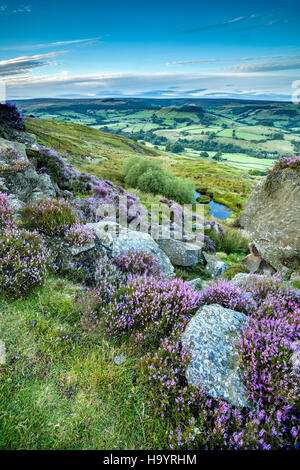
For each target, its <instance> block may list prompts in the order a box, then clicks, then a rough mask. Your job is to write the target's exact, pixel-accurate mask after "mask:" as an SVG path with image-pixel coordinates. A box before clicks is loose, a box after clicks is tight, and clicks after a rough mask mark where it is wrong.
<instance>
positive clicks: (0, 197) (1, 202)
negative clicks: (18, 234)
mask: <svg viewBox="0 0 300 470" xmlns="http://www.w3.org/2000/svg"><path fill="white" fill-rule="evenodd" d="M14 214H15V210H14V208H13V206H12V205H11V203H10V200H9V197H8V195H7V194H6V193H0V230H1V229H3V228H5V227H11V228H13V227H14V226H15V221H14Z"/></svg>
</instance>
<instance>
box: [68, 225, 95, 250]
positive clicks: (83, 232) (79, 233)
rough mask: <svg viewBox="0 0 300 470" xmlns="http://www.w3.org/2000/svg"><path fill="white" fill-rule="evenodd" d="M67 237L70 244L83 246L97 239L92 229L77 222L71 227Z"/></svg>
mask: <svg viewBox="0 0 300 470" xmlns="http://www.w3.org/2000/svg"><path fill="white" fill-rule="evenodd" d="M65 239H66V241H67V242H68V243H70V245H75V246H83V245H85V244H87V243H91V242H92V241H93V240H94V239H95V234H94V232H93V230H92V229H90V228H89V227H87V226H86V225H83V224H75V225H72V227H70V228H69V230H68V231H67V233H66V235H65Z"/></svg>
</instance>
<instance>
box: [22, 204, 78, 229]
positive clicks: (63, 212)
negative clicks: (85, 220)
mask: <svg viewBox="0 0 300 470" xmlns="http://www.w3.org/2000/svg"><path fill="white" fill-rule="evenodd" d="M22 219H23V224H24V226H25V228H28V229H30V230H37V231H38V232H40V233H42V234H44V235H48V236H60V237H62V236H65V235H66V233H67V231H68V230H69V229H70V228H71V227H72V226H73V225H75V224H76V223H77V222H78V217H77V215H76V213H75V211H74V209H73V208H72V206H71V205H70V204H69V203H68V202H67V201H66V200H65V199H63V198H61V199H54V198H50V197H49V198H45V199H42V200H39V201H36V202H33V203H30V204H27V205H26V206H25V207H24V208H23V209H22Z"/></svg>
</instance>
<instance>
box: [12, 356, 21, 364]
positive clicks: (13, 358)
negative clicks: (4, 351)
mask: <svg viewBox="0 0 300 470" xmlns="http://www.w3.org/2000/svg"><path fill="white" fill-rule="evenodd" d="M19 359H20V357H19V356H13V357H11V358H10V362H11V363H12V364H14V363H15V362H17V361H18V360H19Z"/></svg>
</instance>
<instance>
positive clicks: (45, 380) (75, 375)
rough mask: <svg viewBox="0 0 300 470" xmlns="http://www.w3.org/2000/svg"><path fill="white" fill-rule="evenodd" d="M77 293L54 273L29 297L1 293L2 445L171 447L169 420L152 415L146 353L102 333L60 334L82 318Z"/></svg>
mask: <svg viewBox="0 0 300 470" xmlns="http://www.w3.org/2000/svg"><path fill="white" fill-rule="evenodd" d="M77 295H78V289H77V287H76V286H75V285H73V284H72V283H70V282H68V281H65V280H61V279H58V278H51V279H50V280H48V281H47V283H46V285H45V286H44V287H42V288H38V289H35V290H34V292H33V293H32V294H31V295H30V296H28V297H27V298H24V299H18V300H14V301H13V300H6V299H4V298H1V299H0V324H1V330H0V331H1V340H2V341H4V342H5V345H6V350H7V352H6V364H5V365H0V390H1V392H0V393H1V403H0V448H1V449H129V450H130V449H161V448H167V447H168V446H167V436H168V431H169V429H168V426H167V423H162V422H160V421H159V420H157V419H154V418H152V416H151V410H149V409H148V408H147V404H146V398H145V390H143V389H142V388H141V386H140V385H139V363H140V357H141V354H140V353H139V352H138V351H136V350H134V348H133V347H132V346H130V345H129V344H126V342H123V343H122V344H120V343H117V342H115V341H113V340H109V339H107V338H104V336H103V335H101V334H97V335H94V336H93V335H91V334H88V333H86V334H81V335H80V336H79V337H78V338H77V339H76V340H74V341H73V342H72V343H69V342H67V341H65V340H62V339H59V338H60V336H59V335H60V327H61V326H63V327H67V325H69V324H74V322H77V321H78V319H79V313H80V312H79V311H76V308H74V305H75V303H74V299H75V297H76V296H77ZM122 352H123V353H125V354H126V357H127V359H126V361H125V362H124V363H122V364H121V365H116V364H115V363H114V357H115V356H116V355H119V354H121V353H122ZM147 415H150V417H149V418H147Z"/></svg>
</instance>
